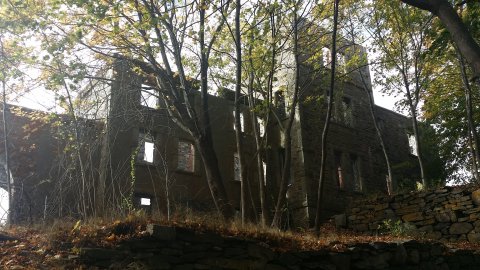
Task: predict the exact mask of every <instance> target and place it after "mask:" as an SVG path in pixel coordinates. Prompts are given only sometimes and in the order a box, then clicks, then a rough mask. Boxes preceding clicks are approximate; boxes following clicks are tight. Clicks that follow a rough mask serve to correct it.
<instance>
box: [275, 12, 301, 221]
mask: <svg viewBox="0 0 480 270" xmlns="http://www.w3.org/2000/svg"><path fill="white" fill-rule="evenodd" d="M297 9H298V3H296V4H295V8H294V14H293V16H294V21H293V27H294V29H293V36H294V37H293V55H294V59H295V82H294V87H293V88H294V89H293V98H292V105H291V108H290V114H289V117H288V123H287V125H286V127H285V130H284V138H285V145H284V146H285V158H284V162H283V169H282V179H281V182H280V189H279V192H278V197H277V203H276V205H275V214H274V216H273V220H272V227H274V228H279V227H280V220H281V217H282V209H283V206H284V204H285V200H286V195H287V191H288V181H289V179H290V172H291V163H292V134H291V133H292V126H293V122H294V120H295V111H296V107H297V103H298V92H299V75H300V60H299V53H298V22H299V18H298V14H297Z"/></svg>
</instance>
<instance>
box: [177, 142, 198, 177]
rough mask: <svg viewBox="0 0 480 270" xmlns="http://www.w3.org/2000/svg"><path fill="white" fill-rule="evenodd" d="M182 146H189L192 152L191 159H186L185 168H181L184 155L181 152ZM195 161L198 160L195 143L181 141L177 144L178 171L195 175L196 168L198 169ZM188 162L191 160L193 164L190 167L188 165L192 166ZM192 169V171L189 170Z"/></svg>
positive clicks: (190, 153) (190, 152)
mask: <svg viewBox="0 0 480 270" xmlns="http://www.w3.org/2000/svg"><path fill="white" fill-rule="evenodd" d="M181 144H187V146H190V151H189V156H190V158H186V160H185V166H184V167H181V166H180V165H181V164H180V162H181V158H182V153H181V152H180V149H181V148H180V145H181ZM195 159H196V149H195V145H194V144H193V142H192V141H189V140H183V139H179V140H178V142H177V171H179V172H183V173H195V171H196V167H197V164H196V163H197V162H196V160H195ZM188 160H190V163H191V165H190V166H188V164H190V163H188ZM190 167H191V169H188V168H190Z"/></svg>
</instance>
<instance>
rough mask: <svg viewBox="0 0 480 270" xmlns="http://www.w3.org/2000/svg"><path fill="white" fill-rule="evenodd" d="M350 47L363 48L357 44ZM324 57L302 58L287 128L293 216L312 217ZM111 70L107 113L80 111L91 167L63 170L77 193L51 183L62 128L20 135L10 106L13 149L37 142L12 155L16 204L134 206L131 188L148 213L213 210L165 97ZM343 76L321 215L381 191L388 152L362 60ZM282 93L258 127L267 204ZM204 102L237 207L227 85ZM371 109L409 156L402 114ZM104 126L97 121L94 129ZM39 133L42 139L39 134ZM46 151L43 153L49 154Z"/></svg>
mask: <svg viewBox="0 0 480 270" xmlns="http://www.w3.org/2000/svg"><path fill="white" fill-rule="evenodd" d="M354 51H355V52H356V53H363V54H364V53H365V51H364V50H363V49H362V48H359V50H354ZM340 57H341V58H343V60H342V61H343V62H344V61H346V60H348V58H349V57H352V55H351V53H350V52H347V51H345V52H340ZM323 58H324V59H323V60H322V61H324V65H323V71H322V73H321V74H323V75H321V76H320V75H319V76H313V77H312V76H311V75H310V72H311V69H310V68H309V67H308V65H307V64H304V65H303V66H302V69H301V73H300V78H301V80H302V82H307V81H308V83H304V84H303V85H304V86H302V87H303V88H302V94H301V99H300V102H299V105H298V107H297V109H296V110H297V111H296V116H295V121H294V126H293V130H292V138H293V141H292V145H293V149H292V172H291V176H290V180H289V190H288V194H287V197H288V200H287V201H288V205H287V207H286V211H285V219H286V220H289V221H288V222H289V223H290V224H291V225H295V226H309V225H311V224H312V222H313V220H314V218H315V217H314V213H315V203H316V197H317V186H318V178H319V165H320V164H319V160H320V140H321V133H322V128H323V123H324V115H325V110H326V98H324V97H325V96H326V95H325V93H326V89H327V88H326V86H327V84H326V83H325V78H326V76H325V74H328V72H329V70H328V64H327V63H328V59H327V58H328V49H327V48H324V54H323ZM360 72H362V75H363V76H364V78H366V79H365V81H366V85H365V83H364V82H363V81H362V80H361V78H360ZM292 76H293V71H292V70H291V69H290V70H288V69H286V70H284V71H281V72H279V74H278V76H277V77H278V78H281V79H278V80H277V83H276V84H277V85H276V89H280V88H282V85H283V86H284V88H286V89H288V88H289V87H290V86H289V85H288V84H289V83H290V82H292V81H293V80H292ZM113 78H114V80H113V83H112V85H111V88H110V91H107V94H106V96H107V97H106V98H107V99H108V100H109V102H108V105H105V106H104V107H102V110H105V112H104V113H103V114H102V115H106V117H107V121H103V122H102V123H104V124H100V123H99V122H98V121H94V120H85V121H84V123H83V124H84V125H86V126H89V127H90V128H87V130H88V131H86V132H85V134H84V135H83V136H84V137H85V138H90V139H91V138H95V139H96V140H91V141H90V142H89V143H88V144H89V145H90V146H91V147H92V148H90V150H89V151H88V154H85V153H82V154H78V156H79V157H80V158H79V159H80V160H82V159H84V160H88V162H86V161H84V162H83V165H82V166H83V167H84V168H83V169H84V170H85V172H88V173H86V174H87V175H83V174H82V175H80V174H78V173H77V174H76V176H73V175H68V177H70V178H72V177H81V178H82V179H83V180H82V184H81V185H78V188H77V189H80V190H82V192H81V195H80V197H78V196H77V197H75V196H73V195H72V196H69V195H65V194H63V195H62V196H60V195H59V192H61V190H62V189H61V188H59V187H58V181H59V180H58V179H60V178H62V177H63V178H62V179H65V177H67V176H66V173H65V171H63V170H62V169H61V168H59V166H58V164H60V163H59V162H58V159H59V158H60V157H62V158H63V159H65V156H64V154H65V152H64V151H62V150H60V149H62V148H61V147H65V145H67V144H66V143H62V140H64V139H65V138H58V136H57V137H55V136H54V135H52V134H51V133H52V132H51V129H50V127H48V128H44V130H43V131H42V132H40V133H38V132H37V133H38V134H37V138H36V139H35V140H32V138H27V139H25V136H26V133H25V132H24V130H23V128H24V126H25V124H26V122H25V121H27V120H25V119H24V118H22V117H20V116H16V117H20V118H21V119H22V120H21V121H17V120H13V121H12V122H14V123H17V124H15V125H12V127H11V129H12V130H15V129H17V131H16V132H12V133H11V134H12V135H11V147H12V149H19V148H18V147H20V146H22V147H24V146H25V145H28V144H29V143H31V144H32V145H33V144H35V148H34V149H31V151H33V153H34V154H32V153H31V152H29V154H28V155H30V158H32V159H35V160H38V161H40V163H38V162H37V161H35V162H33V161H32V162H21V161H18V162H16V161H14V162H13V163H12V164H13V165H12V166H13V169H12V170H11V171H12V174H13V179H14V186H15V190H17V191H18V190H21V191H22V192H16V193H15V194H16V196H17V197H16V199H15V200H14V205H15V204H18V205H19V204H20V197H22V200H23V203H22V205H27V204H26V203H25V198H26V197H28V206H25V207H24V208H28V209H29V210H28V211H27V212H28V215H29V216H30V217H33V218H35V217H37V218H38V217H42V216H45V215H46V213H50V212H49V209H48V208H49V207H50V205H51V201H52V198H59V197H61V198H63V199H62V200H63V201H62V202H60V203H61V204H66V205H69V207H66V208H65V209H63V208H62V209H63V210H59V209H56V210H55V211H56V212H55V213H56V214H57V215H58V214H60V213H67V209H73V208H78V209H81V208H83V209H84V210H89V211H101V210H94V209H93V208H96V209H106V207H107V204H113V205H116V206H117V207H119V208H121V207H131V205H130V206H126V205H125V204H128V202H127V201H128V198H131V197H133V198H134V200H133V203H134V206H135V207H136V208H143V209H145V210H146V211H147V212H149V213H168V212H170V211H172V210H174V209H178V208H179V207H188V208H194V209H200V210H207V211H208V210H212V209H213V208H212V205H213V204H212V199H211V194H210V191H209V188H208V185H207V183H206V180H205V172H204V168H203V164H202V162H201V160H200V158H199V156H198V154H197V150H196V147H195V145H194V141H193V139H192V138H191V137H190V136H189V135H188V134H187V133H186V132H184V131H182V130H181V129H180V128H178V127H177V126H176V124H175V123H174V121H172V119H171V118H170V117H169V116H168V113H167V112H166V110H165V108H162V104H163V103H162V102H160V100H159V99H158V95H156V94H155V92H154V89H152V88H151V87H150V86H148V85H146V84H145V81H144V79H143V78H142V77H140V76H138V75H136V74H135V73H134V72H133V71H132V69H131V65H130V64H129V63H128V62H126V61H119V62H117V63H116V66H115V67H114V75H113ZM306 78H308V80H307V79H306ZM345 78H346V79H343V80H342V81H341V82H338V86H337V91H336V92H337V94H335V110H334V111H335V112H334V116H333V118H332V123H331V128H330V131H329V134H328V138H327V142H328V147H327V151H328V154H327V172H326V183H325V189H324V198H323V202H322V204H321V205H322V208H323V209H322V213H323V215H324V217H325V218H327V217H330V216H332V215H333V214H335V213H337V212H341V211H342V210H343V209H344V208H345V207H346V205H347V203H348V202H349V201H350V199H351V198H353V197H355V196H360V195H363V194H366V193H373V192H382V193H385V192H386V191H387V182H386V174H387V173H386V166H385V161H384V157H383V153H382V149H381V148H380V144H379V141H378V138H377V136H376V133H375V129H374V125H373V121H372V118H371V116H370V112H369V100H368V95H367V92H366V91H372V89H371V84H370V75H369V70H368V68H367V67H364V68H361V69H360V70H357V71H354V72H351V73H348V74H347V75H346V76H345ZM284 93H286V94H285V96H286V97H285V98H283V97H282V94H281V93H280V92H278V94H277V99H276V104H275V106H276V108H275V113H276V119H279V121H276V122H275V123H271V124H270V125H269V126H267V127H262V132H263V130H265V129H266V130H268V132H269V134H270V136H271V138H270V140H269V142H270V144H269V145H268V146H267V147H266V151H267V152H268V153H267V154H264V155H265V158H264V172H265V176H266V190H267V201H269V202H270V205H273V200H274V199H275V197H276V196H277V194H278V183H279V181H280V178H281V171H282V166H283V158H284V148H283V147H284V138H283V136H282V135H283V134H282V132H281V128H280V126H281V124H284V123H285V121H286V118H287V114H286V113H285V110H286V107H288V103H289V97H288V93H289V91H288V90H287V91H286V92H284ZM193 100H194V102H193V103H194V104H195V106H200V103H199V102H200V95H195V96H194V97H193ZM209 103H210V107H209V114H210V117H211V121H212V123H211V127H212V132H213V139H214V148H215V151H216V153H217V156H218V160H219V166H220V170H221V174H222V176H223V179H224V185H225V187H226V190H227V195H228V197H229V198H230V200H231V202H232V203H233V204H234V206H235V207H236V208H237V209H239V201H240V181H239V179H240V177H239V168H238V166H239V162H238V156H237V155H236V144H235V130H234V115H233V109H234V101H233V95H232V93H231V92H230V91H228V90H225V91H221V92H219V93H217V95H211V96H210V97H209ZM375 113H376V117H377V121H378V123H379V126H380V128H381V131H382V133H383V138H384V140H385V143H386V145H387V151H388V154H389V156H390V158H391V162H392V164H399V163H404V162H406V161H409V162H412V163H415V154H416V153H415V152H416V150H415V147H413V145H414V144H412V141H411V139H410V135H409V134H410V122H409V119H408V118H407V117H405V116H403V115H400V114H397V113H395V112H393V111H389V110H387V109H384V108H382V107H379V106H375ZM11 115H12V116H13V115H14V114H11ZM20 118H19V119H20ZM241 121H242V132H243V135H244V140H245V153H246V156H247V161H248V162H247V170H248V173H247V174H248V182H249V183H250V184H249V185H248V187H249V188H248V189H249V194H250V197H251V198H249V199H248V204H249V209H250V214H251V216H255V214H256V213H258V211H259V210H258V209H259V207H260V205H259V202H258V199H257V196H256V195H254V194H258V191H257V189H258V184H257V180H256V179H257V178H256V177H255V176H256V175H257V173H258V170H257V169H256V167H257V166H256V165H255V161H254V156H255V155H256V154H257V153H256V152H255V143H254V137H253V134H252V123H251V121H252V119H251V115H250V111H249V109H248V107H247V106H244V107H243V109H242V119H241ZM24 122H25V123H24ZM101 128H103V131H100V130H101ZM32 136H33V135H32ZM44 137H45V139H42V140H43V141H39V142H36V141H37V140H40V138H44ZM45 140H46V141H45ZM80 149H83V148H80ZM14 152H15V151H14ZM60 154H62V155H60ZM19 156H22V155H19ZM45 156H49V158H48V159H46V158H45ZM73 156H74V155H73ZM15 158H16V157H15V156H12V159H15ZM73 159H75V157H73ZM32 164H35V167H31V166H33V165H32ZM62 164H63V163H62ZM86 164H88V166H87V165H86ZM85 167H88V168H85ZM27 172H28V173H27ZM415 174H416V172H413V173H411V172H401V173H397V174H396V175H395V176H394V185H395V182H396V181H402V179H404V178H414V177H415ZM62 181H64V180H62ZM65 183H66V182H65ZM87 183H89V184H88V185H87ZM2 186H4V185H2ZM27 186H28V187H27ZM60 186H61V185H60ZM33 187H35V188H38V187H41V188H38V189H33ZM53 187H56V188H53ZM64 188H67V187H64ZM27 190H28V192H26V191H27ZM77 191H78V190H77ZM82 196H83V197H82ZM73 198H77V199H78V198H83V199H88V201H89V203H88V205H80V204H79V203H78V202H77V201H73V202H72V201H71V200H73ZM69 200H70V201H69ZM108 206H111V205H108ZM57 208H58V207H57ZM110 209H111V208H110ZM12 211H17V207H14V208H12ZM62 211H63V212H62ZM27 212H26V211H25V209H23V210H18V213H17V216H19V220H21V219H22V218H20V216H22V215H26V213H27ZM73 212H74V211H73ZM23 219H25V217H23ZM292 220H293V221H292ZM285 222H287V221H285Z"/></svg>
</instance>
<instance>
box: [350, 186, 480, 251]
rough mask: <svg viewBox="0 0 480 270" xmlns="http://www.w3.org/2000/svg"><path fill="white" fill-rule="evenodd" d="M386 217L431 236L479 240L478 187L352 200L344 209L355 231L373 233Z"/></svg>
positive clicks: (451, 188)
mask: <svg viewBox="0 0 480 270" xmlns="http://www.w3.org/2000/svg"><path fill="white" fill-rule="evenodd" d="M388 219H390V220H393V221H397V220H400V221H402V222H408V223H410V224H412V225H415V227H416V228H417V230H418V231H420V232H424V233H425V236H426V237H428V238H431V239H435V240H442V241H461V240H468V241H470V242H480V188H479V187H478V186H476V187H472V186H469V187H445V188H442V189H436V190H432V191H425V192H416V193H414V192H411V193H404V194H398V195H395V196H382V197H377V198H375V199H374V200H368V199H362V200H355V201H354V202H353V204H352V208H350V209H349V210H348V212H347V226H348V227H349V228H351V229H354V230H356V231H365V232H366V231H370V232H375V231H377V229H378V226H379V225H380V224H382V222H383V221H384V220H388Z"/></svg>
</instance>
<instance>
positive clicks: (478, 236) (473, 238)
mask: <svg viewBox="0 0 480 270" xmlns="http://www.w3.org/2000/svg"><path fill="white" fill-rule="evenodd" d="M467 239H468V242H471V243H479V242H480V233H477V232H476V231H475V230H473V231H471V232H470V233H468V234H467Z"/></svg>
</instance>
